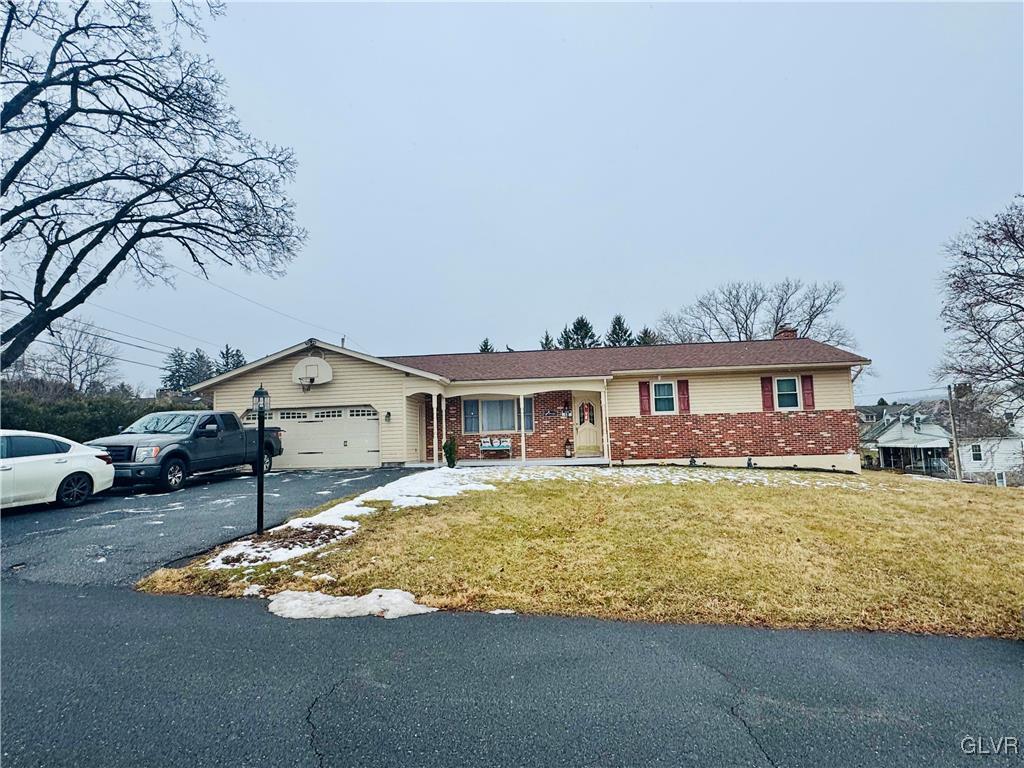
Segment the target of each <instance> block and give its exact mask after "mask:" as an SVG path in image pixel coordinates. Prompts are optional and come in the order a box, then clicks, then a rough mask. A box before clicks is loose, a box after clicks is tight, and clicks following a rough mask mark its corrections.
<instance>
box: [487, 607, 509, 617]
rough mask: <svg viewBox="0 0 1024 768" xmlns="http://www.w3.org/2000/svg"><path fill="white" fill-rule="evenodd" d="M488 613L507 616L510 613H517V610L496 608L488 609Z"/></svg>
mask: <svg viewBox="0 0 1024 768" xmlns="http://www.w3.org/2000/svg"><path fill="white" fill-rule="evenodd" d="M488 613H490V614H493V615H495V616H507V615H509V614H512V613H515V611H513V610H512V609H511V608H495V609H494V610H493V611H488Z"/></svg>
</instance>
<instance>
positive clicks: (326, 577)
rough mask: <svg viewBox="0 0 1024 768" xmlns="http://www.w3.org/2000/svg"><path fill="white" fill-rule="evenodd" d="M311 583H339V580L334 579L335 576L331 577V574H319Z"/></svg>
mask: <svg viewBox="0 0 1024 768" xmlns="http://www.w3.org/2000/svg"><path fill="white" fill-rule="evenodd" d="M310 581H322V582H327V581H337V579H336V578H334V577H333V576H331V574H329V573H318V574H317V575H316V576H314V577H313V578H311V579H310Z"/></svg>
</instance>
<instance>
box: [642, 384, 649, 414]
mask: <svg viewBox="0 0 1024 768" xmlns="http://www.w3.org/2000/svg"><path fill="white" fill-rule="evenodd" d="M640 415H641V416H650V415H651V382H649V381H641V382H640Z"/></svg>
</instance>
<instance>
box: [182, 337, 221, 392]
mask: <svg viewBox="0 0 1024 768" xmlns="http://www.w3.org/2000/svg"><path fill="white" fill-rule="evenodd" d="M185 373H186V376H185V387H184V389H188V388H189V387H191V386H193V385H194V384H198V383H199V382H200V381H206V380H207V379H212V378H213V377H214V376H216V375H217V369H216V367H215V366H214V364H213V360H211V359H210V356H209V355H208V354H206V353H205V352H203V350H201V349H199V348H198V347H197V348H196V349H194V350H193V351H192V352H190V353H189V355H188V361H187V362H186V364H185Z"/></svg>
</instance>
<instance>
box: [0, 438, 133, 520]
mask: <svg viewBox="0 0 1024 768" xmlns="http://www.w3.org/2000/svg"><path fill="white" fill-rule="evenodd" d="M113 484H114V462H113V461H112V460H111V458H110V456H109V454H107V453H106V452H105V451H103V450H101V449H99V448H93V447H91V446H88V445H82V444H81V443H76V442H74V441H73V440H67V439H65V438H63V437H58V436H57V435H47V434H45V433H43V432H24V431H22V430H20V429H0V507H4V508H5V509H6V508H9V507H20V506H22V505H24V504H46V503H49V502H51V501H56V502H58V503H60V504H62V505H64V506H66V507H77V506H78V505H79V504H81V503H82V502H84V501H85V500H86V499H88V498H89V497H90V496H91V495H92V494H94V493H99V492H100V491H105V490H106V489H107V488H109V487H110V486H112V485H113Z"/></svg>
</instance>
